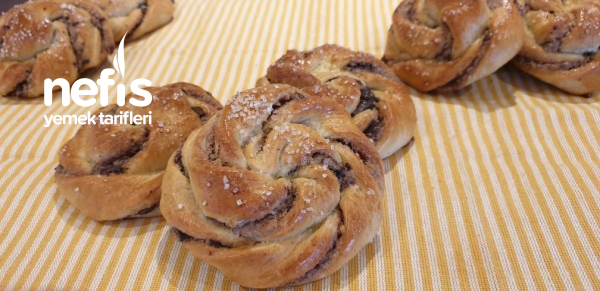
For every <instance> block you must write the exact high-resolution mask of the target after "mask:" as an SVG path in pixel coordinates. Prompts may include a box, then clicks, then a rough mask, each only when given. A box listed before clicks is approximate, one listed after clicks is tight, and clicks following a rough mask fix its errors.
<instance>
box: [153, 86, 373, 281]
mask: <svg viewBox="0 0 600 291" xmlns="http://www.w3.org/2000/svg"><path fill="white" fill-rule="evenodd" d="M382 183H383V167H382V161H381V158H380V157H379V155H378V154H377V150H376V149H375V147H374V146H373V143H372V142H370V141H369V139H368V138H366V137H365V135H364V134H363V133H362V132H360V130H358V129H357V128H356V126H354V124H353V122H352V119H351V117H350V115H349V114H348V113H347V112H346V111H345V110H344V108H343V107H342V106H341V105H339V104H338V103H337V102H335V101H333V100H331V99H323V98H319V97H316V96H310V95H307V94H306V93H304V92H302V91H300V90H299V89H296V88H293V87H291V86H288V85H268V86H265V87H258V88H255V89H251V90H248V91H244V92H241V93H239V94H238V95H236V96H234V97H233V99H232V100H230V101H229V103H228V104H227V105H225V108H224V109H223V111H222V112H221V113H219V114H218V115H216V116H215V117H213V118H212V119H211V120H209V121H208V122H207V123H206V124H205V125H204V126H202V127H200V128H199V129H197V130H195V131H194V132H193V133H192V134H190V136H189V138H188V140H187V141H186V142H185V143H184V145H183V147H182V149H180V150H179V151H177V152H176V153H175V154H174V155H173V157H172V158H171V160H170V161H169V165H168V166H167V169H166V170H165V177H164V181H163V186H162V200H161V203H160V209H161V212H162V213H163V215H164V217H165V218H166V219H167V222H168V223H169V224H170V225H172V226H173V227H174V228H175V230H174V232H175V233H176V234H177V236H178V238H179V240H180V241H181V242H182V243H183V245H184V247H185V248H187V249H188V250H189V251H191V252H192V254H193V255H194V256H196V257H197V258H200V259H202V260H204V261H206V262H207V263H209V264H211V265H213V266H215V267H216V268H217V269H219V270H220V271H221V272H223V274H224V275H225V276H226V277H228V278H230V279H232V280H233V281H235V282H237V283H239V284H240V285H242V286H246V287H255V288H266V287H274V286H283V285H289V284H302V283H307V282H311V281H315V280H318V279H320V278H323V277H325V276H328V275H329V274H331V273H333V272H335V271H336V270H338V269H339V268H340V267H342V265H343V264H345V263H346V262H347V261H348V260H350V259H351V258H352V257H354V255H356V254H357V253H358V251H359V250H360V249H361V248H362V247H364V246H365V245H366V244H367V243H369V242H370V241H371V239H372V238H373V237H374V236H375V234H376V233H377V231H378V229H379V224H380V217H381V205H380V203H381V195H382V194H381V193H382V191H383V187H382Z"/></svg>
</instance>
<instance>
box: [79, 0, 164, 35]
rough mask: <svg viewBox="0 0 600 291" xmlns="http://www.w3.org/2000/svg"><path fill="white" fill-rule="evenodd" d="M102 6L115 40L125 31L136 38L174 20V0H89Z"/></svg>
mask: <svg viewBox="0 0 600 291" xmlns="http://www.w3.org/2000/svg"><path fill="white" fill-rule="evenodd" d="M89 1H91V2H93V3H95V4H96V5H98V6H99V7H100V8H102V9H103V10H104V11H105V12H106V15H107V16H108V22H109V24H110V26H111V28H112V31H113V35H114V39H115V42H119V41H121V39H122V38H123V36H125V33H127V39H128V40H135V39H138V38H141V37H143V36H144V35H146V34H148V33H150V32H152V31H154V30H156V29H159V28H161V27H163V26H165V25H166V24H168V23H169V22H171V20H173V13H174V12H175V2H174V1H173V0H89Z"/></svg>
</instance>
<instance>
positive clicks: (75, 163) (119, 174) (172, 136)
mask: <svg viewBox="0 0 600 291" xmlns="http://www.w3.org/2000/svg"><path fill="white" fill-rule="evenodd" d="M147 90H148V91H149V92H150V93H151V94H152V95H153V101H152V103H150V105H148V106H146V107H135V106H131V105H130V104H129V103H128V102H127V103H126V105H124V106H117V105H109V106H106V107H103V108H101V109H99V110H98V111H97V112H95V113H94V116H95V117H97V116H99V115H100V114H101V113H102V114H103V115H112V116H115V115H122V112H126V111H130V112H132V113H133V114H135V115H151V116H152V123H151V124H119V125H102V124H99V120H98V119H97V120H98V121H97V124H87V125H83V126H82V127H81V128H80V129H79V131H77V133H76V134H75V136H74V137H73V138H72V139H71V140H69V141H68V142H67V143H66V144H65V145H64V147H63V148H62V150H61V151H60V154H59V162H60V164H59V166H58V167H57V168H56V173H55V178H56V184H57V186H58V190H59V192H60V194H62V195H63V196H64V197H65V198H66V199H67V200H68V201H69V202H70V203H71V204H73V205H74V206H75V207H76V208H78V209H79V210H80V211H81V212H83V214H85V215H86V216H88V217H90V218H92V219H94V220H98V221H103V220H115V219H121V218H130V217H149V216H157V215H160V211H159V208H158V203H159V201H160V193H161V192H160V186H161V182H162V177H163V171H164V169H165V167H166V166H167V162H168V160H169V157H170V156H171V154H173V152H174V151H175V150H176V149H177V148H178V147H179V146H180V145H181V143H183V141H185V139H186V138H187V136H188V135H189V134H190V132H192V131H193V130H194V129H196V128H197V127H199V126H200V125H202V124H204V123H205V122H206V121H207V120H208V119H209V118H210V117H211V116H213V115H214V114H215V113H217V112H218V111H219V110H220V109H221V105H220V104H219V102H218V101H217V100H216V99H214V98H213V97H212V96H211V95H210V94H209V93H207V92H206V91H204V90H202V89H201V88H200V87H197V86H195V85H192V84H186V83H176V84H171V85H168V86H164V87H154V88H147ZM130 98H138V99H141V98H140V97H136V96H135V95H133V94H130V95H129V96H127V100H129V99H130Z"/></svg>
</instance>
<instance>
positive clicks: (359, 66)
mask: <svg viewBox="0 0 600 291" xmlns="http://www.w3.org/2000/svg"><path fill="white" fill-rule="evenodd" d="M345 69H346V70H348V71H351V72H352V71H355V70H361V71H367V72H370V73H373V74H377V75H381V76H384V77H391V76H392V74H390V73H389V72H388V71H387V70H385V69H383V68H381V67H379V66H377V65H375V64H373V63H367V62H349V63H348V64H346V68H345Z"/></svg>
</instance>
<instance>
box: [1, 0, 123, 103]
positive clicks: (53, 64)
mask: <svg viewBox="0 0 600 291" xmlns="http://www.w3.org/2000/svg"><path fill="white" fill-rule="evenodd" d="M113 49H114V43H113V35H112V31H111V29H110V27H109V26H108V23H107V21H106V16H105V14H104V13H103V12H102V11H101V10H100V9H99V8H98V7H97V6H96V5H93V4H90V3H88V2H85V1H61V2H60V3H59V2H55V1H35V2H27V3H24V4H22V5H17V6H15V7H13V8H12V9H11V10H9V11H8V12H7V13H6V14H4V15H3V16H1V17H0V95H2V96H15V97H37V96H40V95H42V94H43V93H44V80H45V79H46V78H50V79H52V80H54V79H58V78H64V79H66V80H67V81H69V82H73V81H75V80H76V79H77V77H78V76H79V74H80V73H82V72H83V71H85V70H88V69H91V68H94V67H97V66H99V65H100V64H102V63H103V62H104V60H106V58H107V56H108V55H109V54H110V53H112V51H113Z"/></svg>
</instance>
